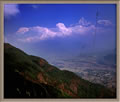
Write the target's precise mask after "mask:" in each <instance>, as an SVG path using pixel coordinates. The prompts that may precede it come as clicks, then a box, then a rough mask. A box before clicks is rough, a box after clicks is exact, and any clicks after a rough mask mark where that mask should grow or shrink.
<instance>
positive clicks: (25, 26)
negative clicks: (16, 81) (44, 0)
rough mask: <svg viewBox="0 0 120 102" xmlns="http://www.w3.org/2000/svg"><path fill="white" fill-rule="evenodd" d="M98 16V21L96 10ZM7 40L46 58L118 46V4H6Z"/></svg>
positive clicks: (5, 27) (5, 26) (5, 30)
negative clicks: (94, 40)
mask: <svg viewBox="0 0 120 102" xmlns="http://www.w3.org/2000/svg"><path fill="white" fill-rule="evenodd" d="M97 10H98V11H99V16H98V20H97V27H96V26H95V23H96V11H97ZM4 24H5V25H4V33H5V34H4V35H5V42H8V43H11V44H12V45H14V46H16V47H18V48H20V49H22V50H24V51H25V52H27V53H28V54H32V55H37V56H41V57H43V58H47V57H48V56H53V55H55V56H58V55H68V56H69V55H71V54H72V55H79V53H80V52H85V53H88V52H92V51H93V49H92V46H93V39H94V36H95V29H97V33H96V42H95V43H96V47H95V48H96V51H106V50H111V49H114V48H115V46H116V45H115V44H116V5H115V4H5V5H4Z"/></svg>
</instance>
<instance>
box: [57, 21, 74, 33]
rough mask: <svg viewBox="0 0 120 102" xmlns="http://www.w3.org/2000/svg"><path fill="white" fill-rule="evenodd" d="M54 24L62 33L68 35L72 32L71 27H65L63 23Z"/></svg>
mask: <svg viewBox="0 0 120 102" xmlns="http://www.w3.org/2000/svg"><path fill="white" fill-rule="evenodd" d="M56 26H57V27H58V29H59V31H60V33H61V34H63V35H69V34H71V33H72V29H71V28H67V27H66V26H65V25H64V24H63V23H58V24H56Z"/></svg>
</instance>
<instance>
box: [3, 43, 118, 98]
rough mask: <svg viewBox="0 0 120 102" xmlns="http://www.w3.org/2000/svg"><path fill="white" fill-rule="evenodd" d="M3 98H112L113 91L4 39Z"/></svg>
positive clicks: (113, 96) (114, 95) (114, 94)
mask: <svg viewBox="0 0 120 102" xmlns="http://www.w3.org/2000/svg"><path fill="white" fill-rule="evenodd" d="M4 98H116V93H114V92H112V91H110V90H109V89H107V88H106V87H104V86H102V85H99V84H93V83H91V82H89V81H87V80H84V79H82V78H81V77H79V76H77V75H76V74H74V73H73V72H70V71H67V70H60V69H58V68H56V67H55V66H52V65H50V64H49V63H48V62H47V61H46V60H45V59H43V58H40V57H36V56H31V55H28V54H26V53H24V52H23V51H21V50H20V49H18V48H16V47H14V46H12V45H10V44H8V43H5V44H4Z"/></svg>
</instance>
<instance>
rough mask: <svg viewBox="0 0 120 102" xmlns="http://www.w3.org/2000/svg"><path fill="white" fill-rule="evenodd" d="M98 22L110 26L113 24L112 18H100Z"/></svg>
mask: <svg viewBox="0 0 120 102" xmlns="http://www.w3.org/2000/svg"><path fill="white" fill-rule="evenodd" d="M98 24H101V25H105V26H110V25H112V22H111V21H110V20H98Z"/></svg>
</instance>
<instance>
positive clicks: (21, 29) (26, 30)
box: [17, 27, 29, 34]
mask: <svg viewBox="0 0 120 102" xmlns="http://www.w3.org/2000/svg"><path fill="white" fill-rule="evenodd" d="M28 31H29V28H27V27H21V28H19V29H18V31H17V33H19V34H24V33H26V32H28Z"/></svg>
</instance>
